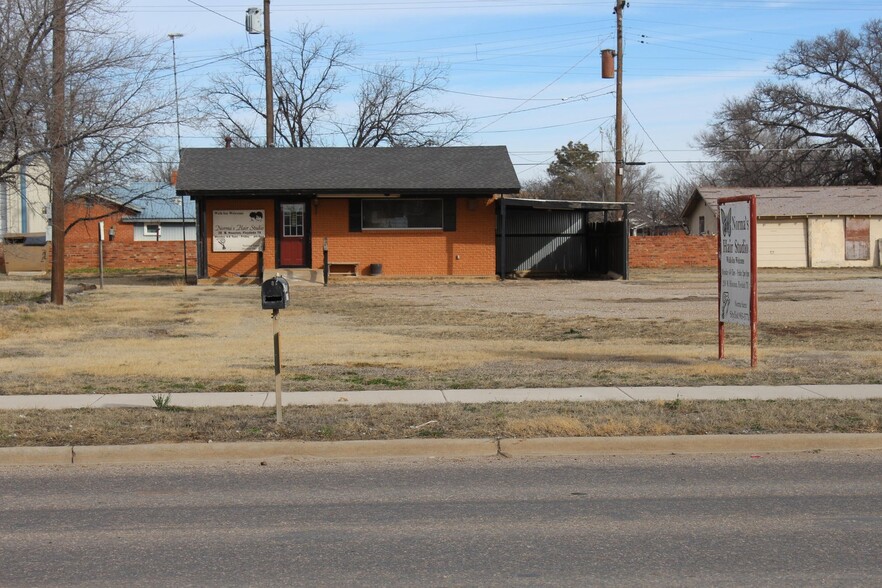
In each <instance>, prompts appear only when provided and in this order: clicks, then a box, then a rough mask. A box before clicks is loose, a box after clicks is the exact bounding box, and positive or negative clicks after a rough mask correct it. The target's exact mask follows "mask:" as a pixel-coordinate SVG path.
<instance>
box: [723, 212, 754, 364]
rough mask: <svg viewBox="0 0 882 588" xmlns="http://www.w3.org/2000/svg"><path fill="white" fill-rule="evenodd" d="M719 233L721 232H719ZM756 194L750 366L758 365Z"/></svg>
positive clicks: (751, 234)
mask: <svg viewBox="0 0 882 588" xmlns="http://www.w3.org/2000/svg"><path fill="white" fill-rule="evenodd" d="M718 234H719V233H718ZM757 298H758V294H757V275H756V195H752V196H751V197H750V367H752V368H755V367H756V365H757V362H758V361H759V360H758V356H757V325H756V323H757V310H758V309H757Z"/></svg>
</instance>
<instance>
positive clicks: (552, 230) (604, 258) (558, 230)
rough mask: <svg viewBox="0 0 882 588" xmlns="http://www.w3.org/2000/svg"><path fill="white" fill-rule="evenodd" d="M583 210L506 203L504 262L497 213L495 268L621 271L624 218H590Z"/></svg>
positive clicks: (565, 273) (563, 273)
mask: <svg viewBox="0 0 882 588" xmlns="http://www.w3.org/2000/svg"><path fill="white" fill-rule="evenodd" d="M588 215H589V212H588V211H585V210H539V209H534V208H516V207H507V208H506V220H505V232H506V238H505V255H504V258H505V268H504V270H503V268H501V263H502V256H501V255H500V254H499V253H500V252H501V248H502V238H501V234H500V230H501V219H500V218H499V217H497V228H496V251H497V256H496V257H497V271H498V272H499V273H501V274H512V273H531V274H536V275H548V276H557V277H578V276H585V275H589V274H605V273H607V272H609V271H614V272H617V273H620V274H624V258H625V252H624V245H623V241H624V238H623V233H622V231H623V230H624V223H623V222H603V221H600V222H591V221H589V216H588Z"/></svg>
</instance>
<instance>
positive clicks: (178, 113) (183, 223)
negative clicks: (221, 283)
mask: <svg viewBox="0 0 882 588" xmlns="http://www.w3.org/2000/svg"><path fill="white" fill-rule="evenodd" d="M183 36H184V34H183V33H169V34H168V38H169V39H171V42H172V72H173V73H174V78H175V124H176V126H177V131H178V167H180V166H181V109H180V107H179V106H178V55H177V52H176V51H175V39H179V38H181V37H183ZM175 176H176V177H177V170H176V171H175ZM181 242H182V243H183V244H184V285H185V286H186V285H187V284H188V283H189V281H190V280H189V279H188V278H189V276H188V275H187V215H186V212H185V210H184V197H183V196H181Z"/></svg>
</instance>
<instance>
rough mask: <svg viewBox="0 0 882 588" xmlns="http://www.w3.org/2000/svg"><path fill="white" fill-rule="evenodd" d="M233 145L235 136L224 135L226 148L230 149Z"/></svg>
mask: <svg viewBox="0 0 882 588" xmlns="http://www.w3.org/2000/svg"><path fill="white" fill-rule="evenodd" d="M232 146H233V138H232V137H229V136H227V137H224V147H225V148H226V149H229V148H230V147H232Z"/></svg>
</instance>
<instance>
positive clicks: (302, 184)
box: [177, 147, 520, 194]
mask: <svg viewBox="0 0 882 588" xmlns="http://www.w3.org/2000/svg"><path fill="white" fill-rule="evenodd" d="M177 189H178V192H179V193H192V194H197V193H200V192H209V191H218V192H242V193H255V192H266V191H275V192H314V193H326V194H327V193H338V194H348V193H370V192H384V193H387V192H388V193H408V192H435V193H442V192H445V193H450V194H457V193H458V194H464V193H486V194H491V193H492V194H511V193H516V192H518V191H519V190H520V183H519V182H518V178H517V174H515V171H514V167H513V166H512V163H511V159H510V158H509V156H508V150H507V149H506V148H505V147H376V148H348V147H314V148H276V149H184V150H183V151H182V152H181V166H180V171H179V174H178V184H177Z"/></svg>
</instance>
